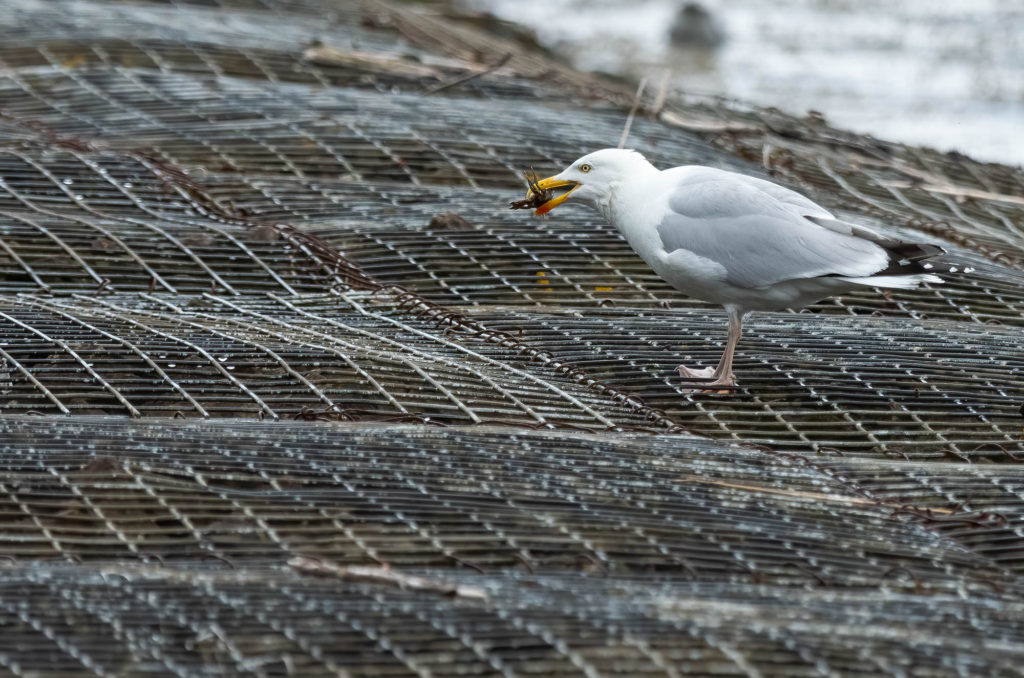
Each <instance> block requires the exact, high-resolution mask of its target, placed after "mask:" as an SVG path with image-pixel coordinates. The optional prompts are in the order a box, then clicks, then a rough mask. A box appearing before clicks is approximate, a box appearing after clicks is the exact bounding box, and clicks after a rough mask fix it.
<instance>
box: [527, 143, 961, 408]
mask: <svg viewBox="0 0 1024 678" xmlns="http://www.w3.org/2000/svg"><path fill="white" fill-rule="evenodd" d="M533 186H534V188H535V189H536V190H535V191H531V193H530V194H528V196H527V197H528V199H530V200H532V201H533V203H532V206H536V211H535V214H538V215H539V214H545V213H547V212H549V211H551V210H552V209H554V208H555V207H557V206H558V205H560V204H562V203H563V202H565V201H566V200H570V199H571V200H572V201H576V202H581V203H583V204H586V205H589V206H591V207H593V208H595V209H597V211H599V212H600V213H601V214H602V215H604V217H605V218H606V219H607V220H608V221H609V222H610V223H611V224H612V225H613V226H614V227H615V228H616V229H617V230H618V231H619V232H620V233H621V234H622V235H623V237H624V238H625V239H626V242H628V243H629V245H630V247H632V248H633V250H634V251H636V253H637V254H639V255H640V258H641V259H643V260H644V261H645V262H647V264H648V265H649V266H650V267H651V268H652V269H654V271H655V272H656V273H657V274H658V275H660V276H661V277H662V278H664V279H665V280H666V281H667V282H668V283H669V284H670V285H672V286H673V287H675V288H676V289H677V290H679V291H681V292H683V293H685V294H687V295H689V296H691V297H694V298H697V299H703V300H705V301H710V302H713V303H717V304H721V305H722V306H723V307H725V310H726V312H727V313H728V315H729V333H728V340H727V341H726V345H725V351H724V352H723V353H722V358H721V360H720V361H719V363H718V366H717V367H714V368H711V367H706V368H704V369H690V368H688V367H685V366H680V367H679V368H678V369H679V375H680V376H681V377H683V378H684V379H687V380H701V382H702V383H701V384H700V386H701V387H702V388H703V387H730V386H733V385H735V376H734V375H733V371H732V360H733V353H734V352H735V350H736V344H737V342H739V340H740V334H741V330H742V326H743V318H744V316H745V315H746V314H748V313H749V312H751V311H777V310H781V309H786V308H791V309H797V308H801V307H803V306H806V305H807V304H810V303H813V302H816V301H819V300H821V299H824V298H825V297H830V296H833V295H836V294H842V293H844V292H848V291H850V290H854V289H858V288H861V287H893V288H899V289H912V288H915V287H917V286H918V285H920V284H921V283H923V282H930V283H941V282H942V279H941V278H939V277H938V276H936V275H934V274H932V273H929V272H928V271H929V270H930V269H932V268H934V266H933V264H930V263H928V262H927V259H929V258H931V257H934V256H937V255H939V254H942V253H943V252H944V250H943V249H942V248H941V247H938V246H936V245H928V244H915V243H907V242H901V241H899V240H896V239H894V238H891V237H888V236H885V235H882V234H879V233H876V232H875V231H872V230H869V229H867V228H864V227H863V226H858V225H856V224H851V223H848V222H845V221H841V220H839V219H836V217H835V216H833V215H832V214H831V213H830V212H829V211H828V210H826V209H825V208H823V207H821V206H820V205H818V204H816V203H814V202H813V201H811V200H809V199H808V198H806V197H805V196H803V195H800V194H799V193H796V192H795V191H792V190H790V189H788V188H785V187H783V186H779V185H778V184H774V183H772V182H770V181H766V180H764V179H758V178H755V177H750V176H746V175H744V174H738V173H736V172H729V171H725V170H721V169H716V168H713V167H704V166H700V165H691V166H683V167H672V168H671V169H666V170H659V169H657V168H656V167H654V165H652V164H651V163H650V162H648V161H647V159H646V158H645V157H644V156H643V155H641V154H640V153H638V152H636V151H631V150H621V149H614V148H609V149H604V150H601V151H595V152H594V153H590V154H588V155H585V156H583V157H582V158H580V159H579V160H577V161H576V162H574V163H572V164H571V165H570V166H569V167H568V168H566V169H565V170H564V171H562V172H561V173H559V174H556V175H555V176H553V177H548V178H547V179H542V180H540V181H538V182H536V183H535V184H533ZM561 188H568V189H569V190H568V191H565V192H563V193H561V194H560V195H557V196H555V195H553V193H552V192H553V191H554V189H561ZM537 191H540V192H537Z"/></svg>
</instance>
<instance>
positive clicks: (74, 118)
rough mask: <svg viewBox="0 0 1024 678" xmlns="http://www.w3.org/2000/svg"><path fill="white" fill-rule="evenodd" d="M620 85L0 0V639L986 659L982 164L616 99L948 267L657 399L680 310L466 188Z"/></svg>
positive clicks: (753, 657)
mask: <svg viewBox="0 0 1024 678" xmlns="http://www.w3.org/2000/svg"><path fill="white" fill-rule="evenodd" d="M434 9H435V10H436V8H434ZM509 53H511V54H512V56H511V57H510V58H508V59H506V58H505V55H506V54H509ZM499 65H500V67H499ZM631 96H632V94H631V92H628V91H625V90H620V89H618V88H616V87H615V86H614V85H608V84H606V83H602V82H600V81H597V80H594V79H592V78H590V77H589V76H585V75H581V74H578V73H574V72H571V71H569V70H568V69H567V68H565V67H564V66H561V65H558V64H555V63H552V62H551V61H550V60H547V59H544V58H542V57H538V56H536V55H534V54H532V53H530V52H527V51H523V50H522V49H520V48H518V47H516V46H515V45H511V44H510V43H508V42H507V41H503V40H502V39H501V38H498V37H495V36H494V35H491V34H487V33H485V32H481V31H479V30H477V29H472V28H467V26H466V25H462V24H459V23H458V22H457V21H455V20H454V19H452V18H451V17H448V16H446V15H444V14H443V13H438V12H437V11H432V10H427V11H422V10H416V11H413V10H411V9H409V8H408V7H395V6H391V5H388V4H385V3H380V2H376V1H375V0H362V1H361V2H353V3H335V2H320V1H318V0H308V1H307V0H303V1H286V0H281V1H271V0H218V1H216V2H199V1H196V2H186V1H183V0H175V1H173V2H135V3H120V2H106V1H100V0H95V1H93V0H61V1H57V2H50V3H39V2H34V1H32V0H15V1H14V2H7V3H3V4H0V411H2V413H3V415H4V416H3V417H2V418H0V634H2V636H3V638H4V642H3V643H0V672H7V673H10V674H13V675H39V674H62V675H78V674H83V673H84V674H96V675H109V674H115V673H119V674H147V673H153V674H169V673H170V674H176V675H198V674H200V673H204V674H205V673H209V672H211V671H217V672H220V673H224V674H226V675H238V674H250V673H251V674H254V675H264V676H265V675H283V674H294V673H302V674H309V675H317V674H331V675H353V676H356V675H367V676H379V675H418V676H427V675H504V676H513V675H551V676H558V675H579V674H582V675H588V676H595V675H629V676H634V675H669V676H674V675H686V674H699V675H746V676H758V675H761V676H769V675H772V676H774V675H777V676H792V675H878V674H887V675H894V676H925V675H927V676H940V675H1017V674H1019V668H1018V667H1017V666H1016V663H1015V659H1014V658H1015V656H1019V654H1020V648H1019V639H1020V637H1021V633H1020V629H1019V621H1018V620H1019V619H1021V615H1020V610H1019V607H1020V600H1021V598H1020V589H1019V581H1018V579H1019V574H1018V573H1019V572H1020V570H1021V568H1022V566H1024V557H1022V554H1024V550H1022V548H1021V543H1022V532H1021V530H1022V525H1024V519H1022V517H1021V516H1022V511H1021V504H1022V501H1024V496H1022V495H1021V490H1020V488H1021V486H1022V485H1021V478H1020V477H1019V476H1020V468H1021V467H1020V465H1019V462H1020V459H1021V456H1020V455H1021V454H1022V453H1024V438H1022V435H1021V423H1022V420H1021V415H1022V411H1021V409H1020V407H1021V401H1020V393H1021V388H1022V385H1024V364H1022V360H1021V353H1020V350H1019V345H1020V332H1021V328H1022V325H1024V291H1022V290H1024V285H1022V284H1021V283H1022V280H1024V277H1022V276H1024V274H1022V273H1021V269H1022V268H1024V238H1022V237H1021V236H1022V235H1024V234H1022V232H1021V224H1022V223H1024V198H1022V197H1021V196H1020V190H1019V187H1020V185H1022V184H1024V176H1022V173H1021V171H1020V170H1019V169H1015V168H1007V167H1002V166H997V165H985V164H979V163H975V162H973V161H971V160H970V159H968V158H965V157H962V156H959V155H956V154H945V155H943V154H939V153H936V152H933V151H929V150H926V149H915V148H909V147H905V146H901V145H895V144H888V143H884V142H880V141H877V140H874V139H871V138H867V137H861V136H857V135H853V134H849V133H845V132H842V131H839V130H835V129H832V128H831V127H829V126H828V125H827V124H825V123H824V122H823V121H822V120H821V119H820V118H819V117H817V116H809V117H805V118H799V117H795V116H791V115H785V114H782V113H780V112H778V111H772V110H764V109H757V108H753V107H749V106H740V105H737V104H735V102H723V101H719V100H714V99H710V98H694V97H686V98H682V97H677V96H671V97H669V99H668V101H669V103H668V104H667V105H666V106H665V108H664V109H662V110H660V111H657V110H645V111H642V112H643V113H644V114H645V116H643V117H644V119H638V120H636V121H635V123H634V125H633V132H632V137H631V141H632V142H633V145H635V146H636V148H637V149H638V150H641V151H643V152H644V153H645V154H647V155H648V156H649V157H650V158H651V159H652V160H653V161H654V162H655V163H656V164H659V165H661V166H667V165H674V164H683V163H701V164H710V165H714V166H718V167H723V168H727V169H735V170H740V171H744V172H747V173H751V174H760V175H761V176H766V177H773V178H775V179H776V180H779V181H782V182H785V183H788V184H789V185H791V186H793V187H795V188H797V189H799V190H802V191H804V192H806V193H807V194H808V195H810V196H811V197H813V198H814V199H815V200H817V201H819V202H821V203H822V204H825V205H827V206H829V207H831V208H833V209H835V210H836V211H837V212H838V213H839V214H840V215H841V216H843V217H845V218H849V219H852V220H856V221H858V222H862V223H865V224H867V225H869V226H876V227H881V228H888V229H890V230H894V231H895V232H897V233H900V234H902V235H905V236H907V237H911V238H917V239H921V238H924V239H928V238H929V237H930V238H932V239H936V238H938V239H941V240H942V241H943V244H944V245H945V246H946V247H947V248H949V249H950V254H949V255H948V257H947V258H946V259H945V260H944V267H945V268H948V267H956V268H957V271H956V272H955V273H951V274H948V275H946V277H947V278H948V280H947V282H946V283H945V284H944V285H941V286H939V285H932V286H928V287H927V288H926V289H923V290H919V291H916V292H904V291H892V292H886V293H880V292H876V291H864V292H862V293H859V294H851V295H847V296H844V297H843V298H841V299H835V300H829V301H825V302H822V303H820V304H816V305H815V306H813V307H811V308H810V309H808V310H807V311H806V312H803V313H778V314H759V315H757V316H755V317H754V319H753V321H752V322H751V323H750V325H749V327H748V329H747V334H746V336H745V338H744V341H743V343H742V344H741V346H740V352H739V356H738V359H737V371H738V373H739V376H740V380H741V388H740V389H738V390H737V391H736V392H735V393H732V394H728V395H724V394H691V393H685V392H684V391H683V390H681V384H680V383H679V382H678V379H677V378H674V374H675V372H674V369H673V368H674V366H675V365H676V364H678V363H679V362H683V361H686V362H698V363H704V364H707V363H708V362H710V361H713V360H714V359H716V358H717V353H718V351H719V350H720V346H721V343H722V341H723V339H724V325H725V320H724V317H723V315H722V314H721V313H720V312H719V311H718V310H717V309H714V308H712V307H710V306H708V305H707V304H703V303H701V302H697V301H694V300H691V299H687V298H685V297H684V296H682V295H681V294H679V293H678V292H676V291H675V290H673V289H671V288H669V287H668V286H667V285H665V284H664V283H663V282H662V281H660V280H659V279H658V278H657V277H656V276H655V275H654V274H653V273H652V272H651V271H650V270H649V269H648V268H647V267H646V265H644V264H643V262H642V261H640V260H639V259H638V258H637V257H636V256H635V255H634V254H633V253H632V252H631V251H630V250H629V248H628V247H627V246H626V245H625V243H624V242H623V241H622V240H621V238H619V236H618V235H617V234H616V233H615V232H614V231H613V230H612V229H611V228H610V227H608V226H607V225H606V224H604V223H603V222H601V221H600V220H599V219H598V218H597V217H595V216H593V215H589V214H586V213H583V212H582V211H578V212H573V211H571V210H569V209H568V208H566V209H564V210H559V212H562V214H559V215H557V216H556V217H554V218H551V219H547V220H537V219H534V218H532V217H530V216H529V215H523V214H521V213H510V212H508V211H507V209H505V205H506V201H507V200H509V199H511V198H514V197H518V195H519V194H520V191H521V190H522V188H521V180H520V175H521V173H522V172H523V171H524V170H527V169H529V168H530V167H531V166H534V167H535V168H536V169H537V170H538V171H540V172H544V171H547V170H552V171H553V170H556V169H558V168H559V167H561V166H562V165H564V164H565V163H567V162H568V161H570V160H572V159H573V158H575V157H576V156H578V155H580V154H582V153H583V152H586V151H588V150H592V149H594V148H598V147H604V146H608V145H613V144H614V143H615V142H616V141H617V139H618V137H619V134H620V131H621V125H622V120H623V116H624V112H625V110H624V106H628V105H629V104H630V103H631ZM642 108H643V107H642ZM966 269H970V271H969V272H968V271H967V270H966ZM67 415H74V416H70V417H69V416H67ZM129 418H131V419H129ZM176 419H186V420H189V421H175V420H176ZM360 422H361V423H360ZM694 434H696V435H697V436H699V437H696V436H695V435H694ZM297 557H301V558H306V559H307V561H304V562H307V563H314V565H313V566H311V567H312V568H313V569H314V570H316V568H317V567H319V568H321V570H322V571H321V572H320V574H321V575H324V576H321V577H316V576H313V575H314V574H315V572H310V571H309V568H307V569H306V571H304V572H303V571H301V568H296V567H294V566H289V564H288V563H289V562H292V563H293V565H294V561H292V560H291V559H294V558H297ZM317 563H319V565H317ZM338 568H342V569H341V570H340V574H339V570H338ZM344 568H370V570H369V572H370V574H367V572H368V570H358V569H356V570H352V569H344ZM416 577H420V579H416ZM417 582H419V583H417ZM423 582H427V584H426V585H424V583H423ZM459 587H464V591H463V592H465V591H469V592H470V594H467V595H463V594H460V593H459V591H460V590H463V589H460V588H459ZM12 648H13V649H12Z"/></svg>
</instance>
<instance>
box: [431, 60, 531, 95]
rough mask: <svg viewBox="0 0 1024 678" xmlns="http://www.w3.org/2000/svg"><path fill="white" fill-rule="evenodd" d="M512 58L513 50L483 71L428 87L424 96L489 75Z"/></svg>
mask: <svg viewBox="0 0 1024 678" xmlns="http://www.w3.org/2000/svg"><path fill="white" fill-rule="evenodd" d="M511 58H512V52H508V53H507V54H505V56H503V57H501V58H500V59H498V60H497V61H495V62H494V63H493V64H491V65H490V66H488V67H487V68H485V69H483V70H481V71H476V72H475V73H470V74H469V75H463V76H461V77H458V78H455V79H454V80H451V81H449V82H445V83H442V84H440V85H438V86H437V87H432V88H431V89H428V90H427V91H425V92H424V93H423V96H426V97H428V96H430V95H431V94H437V93H438V92H443V91H445V90H446V89H451V88H452V87H457V86H459V85H464V84H465V83H467V82H469V81H470V80H475V79H476V78H479V77H481V76H484V75H487V74H488V73H493V72H494V71H496V70H498V69H499V68H501V67H502V66H504V65H505V64H507V63H508V60H509V59H511Z"/></svg>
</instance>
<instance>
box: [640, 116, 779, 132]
mask: <svg viewBox="0 0 1024 678" xmlns="http://www.w3.org/2000/svg"><path fill="white" fill-rule="evenodd" d="M658 119H659V120H661V121H662V122H665V123H668V124H669V125H673V126H675V127H682V128H683V129H686V130H690V131H691V132H711V133H714V132H760V133H764V132H765V128H764V127H763V126H761V125H750V124H746V123H742V122H719V121H717V120H697V119H694V118H684V117H683V116H681V115H679V114H677V113H673V112H672V111H662V112H661V115H659V116H658Z"/></svg>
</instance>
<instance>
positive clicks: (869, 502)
mask: <svg viewBox="0 0 1024 678" xmlns="http://www.w3.org/2000/svg"><path fill="white" fill-rule="evenodd" d="M672 482H675V483H701V484H703V485H717V486H718V487H728V488H730V489H735V490H750V491H751V492H763V493H765V494H777V495H781V496H783V497H793V498H796V499H818V500H822V501H835V502H839V503H842V504H857V505H861V506H880V507H883V508H892V509H901V510H905V511H909V510H917V511H931V512H932V513H939V514H942V515H953V514H955V513H956V511H954V510H952V509H946V508H919V507H916V506H904V505H901V504H894V503H891V502H885V501H878V500H875V499H863V498H861V497H848V496H845V495H840V494H824V493H821V492H802V491H799V490H779V489H776V488H774V487H764V486H763V485H744V484H741V483H728V482H725V481H721V480H708V479H707V478H702V477H700V476H692V475H686V476H680V477H679V478H676V479H675V480H673V481H672Z"/></svg>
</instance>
